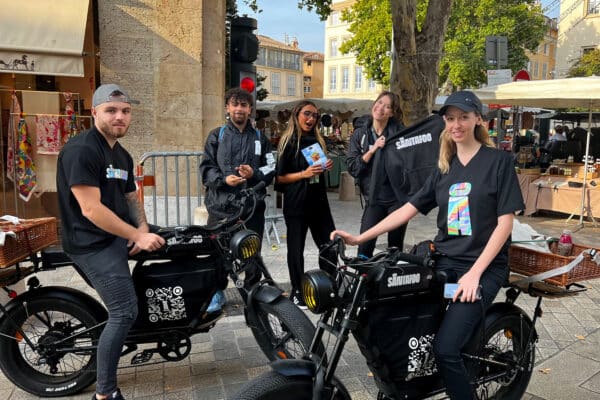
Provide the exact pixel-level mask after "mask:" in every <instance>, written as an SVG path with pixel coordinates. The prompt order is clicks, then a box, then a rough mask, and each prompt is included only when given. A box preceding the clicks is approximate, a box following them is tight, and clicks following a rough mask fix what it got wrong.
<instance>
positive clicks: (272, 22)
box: [238, 0, 560, 53]
mask: <svg viewBox="0 0 600 400" xmlns="http://www.w3.org/2000/svg"><path fill="white" fill-rule="evenodd" d="M258 3H259V5H260V6H261V8H262V12H261V13H254V12H252V10H250V9H249V8H248V7H247V6H245V5H244V4H243V1H241V0H238V12H239V14H240V15H242V14H248V16H249V17H252V18H256V19H257V20H258V33H259V34H261V35H265V36H269V37H270V38H272V39H275V40H279V41H280V42H285V41H286V36H287V38H288V42H291V40H292V39H293V38H294V37H295V38H297V39H298V43H299V46H300V49H302V50H304V51H319V52H321V53H322V52H323V49H324V41H325V39H324V37H325V24H324V22H322V21H321V20H319V17H318V16H317V15H316V14H315V13H314V11H313V12H310V13H309V12H308V11H306V10H305V9H304V10H300V9H298V6H297V4H298V2H297V1H296V0H259V2H258ZM542 5H543V7H544V8H545V9H544V11H545V14H546V15H547V16H549V17H552V18H554V17H558V14H559V6H560V0H542Z"/></svg>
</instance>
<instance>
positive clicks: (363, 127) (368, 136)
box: [346, 116, 404, 199]
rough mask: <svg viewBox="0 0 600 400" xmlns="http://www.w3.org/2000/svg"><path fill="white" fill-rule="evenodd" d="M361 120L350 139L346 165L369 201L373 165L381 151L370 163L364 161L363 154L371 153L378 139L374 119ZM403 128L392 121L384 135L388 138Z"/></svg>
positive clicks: (364, 118)
mask: <svg viewBox="0 0 600 400" xmlns="http://www.w3.org/2000/svg"><path fill="white" fill-rule="evenodd" d="M359 120H360V121H361V122H362V123H361V124H360V126H359V127H358V128H356V129H355V130H354V133H352V136H351V137H350V145H349V148H348V153H347V157H346V165H347V167H348V172H349V173H350V175H352V176H353V177H354V178H355V179H356V180H357V181H358V186H359V188H360V193H361V194H362V195H363V197H365V198H366V199H368V198H369V193H370V187H371V186H370V183H371V174H372V171H373V164H374V162H375V157H377V156H378V153H379V151H377V152H376V153H375V155H373V157H372V158H371V159H370V160H369V162H368V163H366V162H365V161H364V160H363V158H362V156H363V154H365V153H366V152H367V151H369V148H370V146H372V145H373V144H374V143H375V140H376V138H375V135H374V134H373V131H372V128H373V119H372V118H371V117H370V116H364V117H360V118H359ZM403 128H404V126H403V125H402V123H400V122H398V121H396V120H393V119H390V120H389V122H388V125H387V126H386V127H385V129H384V131H383V133H382V134H383V135H384V136H385V137H386V138H387V137H389V136H390V135H394V134H395V133H396V132H397V131H399V130H402V129H403Z"/></svg>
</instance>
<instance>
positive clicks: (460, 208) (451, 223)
mask: <svg viewBox="0 0 600 400" xmlns="http://www.w3.org/2000/svg"><path fill="white" fill-rule="evenodd" d="M448 192H449V194H450V199H449V200H448V235H451V236H458V235H462V236H471V235H472V233H473V230H472V229H471V210H470V209H469V193H471V184H470V183H469V182H463V183H455V184H454V185H452V186H450V190H449V191H448Z"/></svg>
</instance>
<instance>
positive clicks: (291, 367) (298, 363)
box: [271, 359, 317, 377]
mask: <svg viewBox="0 0 600 400" xmlns="http://www.w3.org/2000/svg"><path fill="white" fill-rule="evenodd" d="M271 368H273V371H275V372H277V373H278V374H280V375H283V376H308V377H313V376H315V373H316V370H317V366H316V365H315V363H314V362H312V361H309V360H298V359H287V360H276V361H273V362H272V363H271Z"/></svg>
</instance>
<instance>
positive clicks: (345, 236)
mask: <svg viewBox="0 0 600 400" xmlns="http://www.w3.org/2000/svg"><path fill="white" fill-rule="evenodd" d="M336 235H337V236H339V237H341V238H342V240H343V241H344V243H346V244H349V245H353V246H355V245H357V244H360V242H359V241H358V236H354V235H351V234H349V233H348V232H345V231H340V230H335V231H333V232H331V234H330V235H329V239H331V240H334V239H335V236H336Z"/></svg>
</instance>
